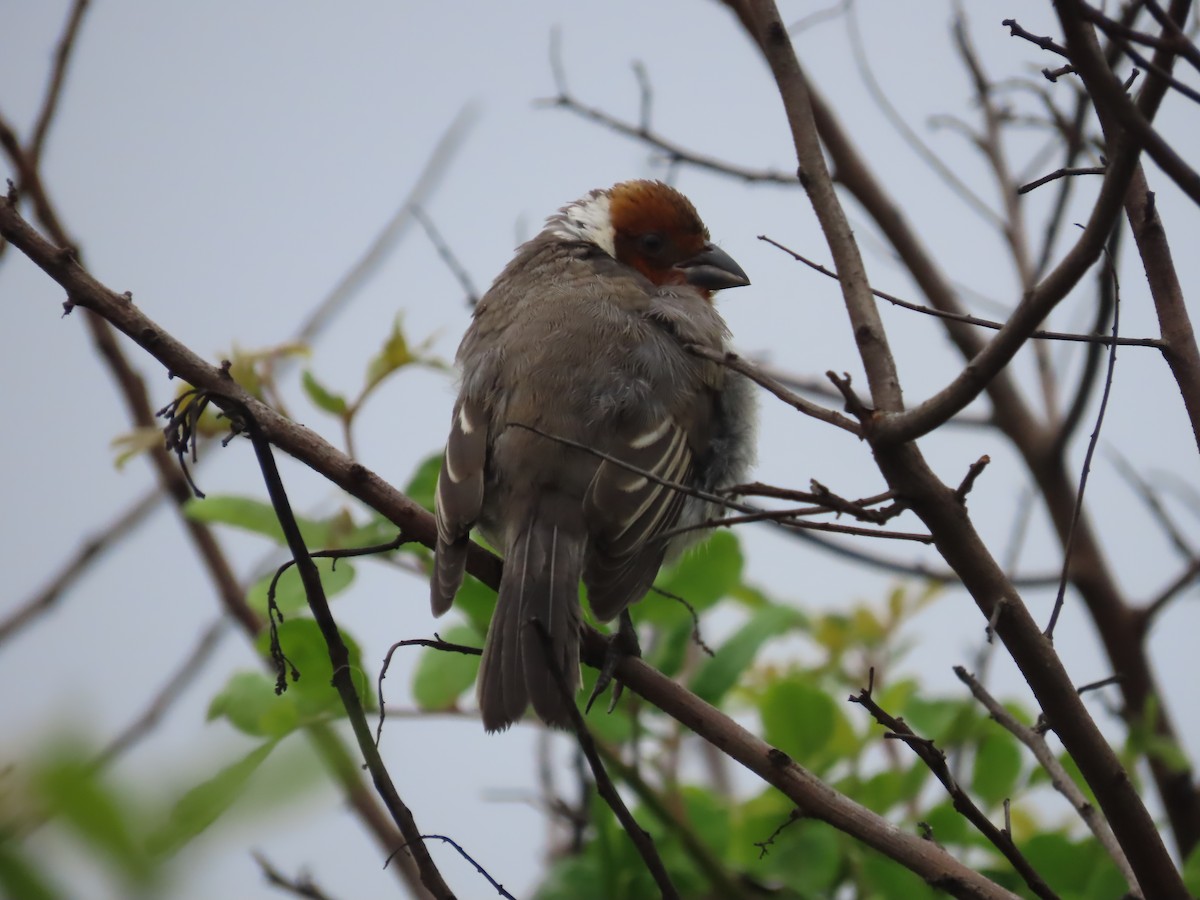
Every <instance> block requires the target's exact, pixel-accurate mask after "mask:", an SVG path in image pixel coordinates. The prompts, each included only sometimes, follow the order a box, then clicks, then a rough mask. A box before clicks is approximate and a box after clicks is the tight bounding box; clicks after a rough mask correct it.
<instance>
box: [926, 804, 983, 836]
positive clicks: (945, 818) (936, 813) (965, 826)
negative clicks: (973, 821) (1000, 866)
mask: <svg viewBox="0 0 1200 900" xmlns="http://www.w3.org/2000/svg"><path fill="white" fill-rule="evenodd" d="M921 818H922V820H923V821H924V822H925V823H926V824H927V825H929V827H930V828H932V829H933V839H934V840H935V841H937V842H938V843H939V844H962V843H966V842H967V840H968V838H969V837H970V838H975V837H978V838H981V839H983V840H986V839H985V838H982V835H979V833H978V832H977V831H975V830H974V829H973V828H971V826H970V823H968V822H967V820H966V819H965V818H963V816H962V814H961V813H959V811H958V810H956V809H955V808H954V805H953V804H952V803H951V802H950V801H949V800H946V801H943V802H941V803H939V804H938V805H937V806H935V807H933V808H932V809H930V810H927V811H926V812H925V814H924V815H923V816H922V817H921Z"/></svg>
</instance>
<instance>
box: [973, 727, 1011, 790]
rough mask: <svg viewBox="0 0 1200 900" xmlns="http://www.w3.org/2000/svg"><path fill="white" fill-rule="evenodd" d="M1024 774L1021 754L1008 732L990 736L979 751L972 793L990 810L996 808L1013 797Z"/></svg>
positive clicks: (984, 740)
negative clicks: (1020, 777)
mask: <svg viewBox="0 0 1200 900" xmlns="http://www.w3.org/2000/svg"><path fill="white" fill-rule="evenodd" d="M1020 774H1021V750H1020V748H1019V747H1018V746H1017V739H1016V738H1015V737H1013V736H1012V735H1010V734H1009V733H1008V732H999V731H997V732H994V733H993V734H989V735H987V736H986V737H985V738H984V739H983V740H982V741H981V742H980V743H979V747H978V749H977V750H976V751H975V765H974V768H973V771H972V774H971V789H972V790H973V791H974V793H975V794H976V796H977V797H979V799H981V800H982V801H983V802H984V804H985V805H986V806H996V805H998V804H1000V803H1002V802H1003V801H1004V800H1006V799H1009V798H1011V797H1012V795H1013V789H1014V788H1015V787H1016V784H1017V778H1018V777H1019V776H1020Z"/></svg>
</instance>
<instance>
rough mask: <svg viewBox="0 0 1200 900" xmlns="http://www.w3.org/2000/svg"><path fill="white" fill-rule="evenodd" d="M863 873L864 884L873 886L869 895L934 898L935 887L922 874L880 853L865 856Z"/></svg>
mask: <svg viewBox="0 0 1200 900" xmlns="http://www.w3.org/2000/svg"><path fill="white" fill-rule="evenodd" d="M862 874H863V881H864V882H865V885H864V886H867V887H869V888H873V890H872V891H871V892H870V893H869V894H867V896H873V897H903V898H904V900H927V898H928V900H933V897H934V893H933V889H932V888H931V887H929V885H927V884H926V883H925V882H924V881H923V880H922V878H921V876H919V875H917V874H915V873H913V872H911V871H909V870H908V869H906V868H904V866H902V865H900V863H898V862H894V861H892V860H890V859H888V858H887V857H886V856H883V855H881V854H879V853H869V854H867V855H866V856H864V857H863V860H862Z"/></svg>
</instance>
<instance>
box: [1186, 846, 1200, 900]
mask: <svg viewBox="0 0 1200 900" xmlns="http://www.w3.org/2000/svg"><path fill="white" fill-rule="evenodd" d="M1183 883H1184V886H1185V887H1187V889H1188V891H1189V892H1191V893H1192V894H1193V895H1195V896H1197V897H1200V847H1193V848H1192V852H1191V853H1189V854H1188V857H1187V859H1186V860H1185V861H1184V863H1183Z"/></svg>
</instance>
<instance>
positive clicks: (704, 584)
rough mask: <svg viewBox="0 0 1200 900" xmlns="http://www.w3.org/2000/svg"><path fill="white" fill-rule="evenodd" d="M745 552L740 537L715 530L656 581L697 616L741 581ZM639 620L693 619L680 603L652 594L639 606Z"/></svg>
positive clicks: (669, 620) (668, 621)
mask: <svg viewBox="0 0 1200 900" xmlns="http://www.w3.org/2000/svg"><path fill="white" fill-rule="evenodd" d="M743 563H744V560H743V558H742V549H741V546H740V545H739V544H738V539H737V535H735V534H733V533H732V532H730V531H716V532H714V533H713V535H712V536H711V537H710V538H709V539H708V540H707V541H705V542H704V543H702V544H699V545H697V546H696V547H694V548H692V549H691V550H689V551H688V552H687V553H685V554H684V555H683V557H682V559H680V560H679V562H678V563H676V564H675V565H674V566H672V567H671V568H669V569H667V570H666V571H664V572H663V573H662V574H660V575H659V577H658V578H657V579H656V580H655V582H654V583H655V585H656V586H657V587H659V588H661V589H662V590H664V591H667V592H669V593H672V594H675V595H677V596H680V597H682V598H683V599H684V600H686V601H687V602H688V604H689V605H690V606H691V607H692V609H694V610H695V611H696V612H697V613H700V612H703V611H704V610H706V609H708V608H709V607H710V606H712V605H713V604H715V603H716V602H717V601H718V600H720V599H721V598H723V597H726V596H728V595H729V594H730V593H731V592H732V591H733V589H734V588H735V587H737V585H738V584H739V582H740V581H741V578H742V567H743ZM639 610H640V615H639V618H643V619H645V620H646V621H647V622H653V623H656V624H657V623H664V622H666V623H672V622H676V621H678V620H679V617H680V616H681V615H683V616H687V617H688V618H690V613H688V611H687V610H686V609H682V608H681V607H680V605H679V601H677V600H672V599H670V598H668V597H663V596H661V595H659V594H655V593H654V592H651V593H650V594H649V595H647V597H646V600H645V601H643V602H642V604H641V606H640V607H639Z"/></svg>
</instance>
